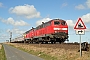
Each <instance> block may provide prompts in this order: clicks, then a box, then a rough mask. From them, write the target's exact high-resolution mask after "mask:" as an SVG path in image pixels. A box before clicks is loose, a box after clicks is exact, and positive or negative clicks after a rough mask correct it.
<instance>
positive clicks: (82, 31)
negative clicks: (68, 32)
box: [74, 18, 86, 57]
mask: <svg viewBox="0 0 90 60" xmlns="http://www.w3.org/2000/svg"><path fill="white" fill-rule="evenodd" d="M74 29H75V30H76V34H77V35H80V57H81V56H82V50H81V35H84V34H85V29H86V26H85V25H84V23H83V21H82V19H81V18H79V19H78V21H77V23H76V25H75V27H74Z"/></svg>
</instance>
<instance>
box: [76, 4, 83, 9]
mask: <svg viewBox="0 0 90 60" xmlns="http://www.w3.org/2000/svg"><path fill="white" fill-rule="evenodd" d="M75 8H76V9H79V10H82V9H85V6H83V5H82V4H80V5H78V6H75Z"/></svg>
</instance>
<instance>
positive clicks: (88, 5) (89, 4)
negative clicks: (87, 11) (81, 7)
mask: <svg viewBox="0 0 90 60" xmlns="http://www.w3.org/2000/svg"><path fill="white" fill-rule="evenodd" d="M86 5H87V7H88V8H90V0H87V1H86Z"/></svg>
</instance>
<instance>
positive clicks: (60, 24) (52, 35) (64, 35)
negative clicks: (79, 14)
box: [23, 19, 69, 44]
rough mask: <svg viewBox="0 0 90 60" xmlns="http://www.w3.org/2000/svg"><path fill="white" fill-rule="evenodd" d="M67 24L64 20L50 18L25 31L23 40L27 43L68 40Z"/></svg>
mask: <svg viewBox="0 0 90 60" xmlns="http://www.w3.org/2000/svg"><path fill="white" fill-rule="evenodd" d="M68 37H69V36H68V25H67V22H66V21H65V20H62V19H52V20H50V21H48V22H42V24H40V25H39V26H37V27H36V28H33V27H32V28H31V29H30V30H28V31H26V32H25V33H24V36H23V39H24V40H23V41H25V42H28V43H52V44H53V43H56V42H59V43H63V42H65V41H66V40H68Z"/></svg>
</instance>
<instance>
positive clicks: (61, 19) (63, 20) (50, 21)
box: [25, 19, 65, 34]
mask: <svg viewBox="0 0 90 60" xmlns="http://www.w3.org/2000/svg"><path fill="white" fill-rule="evenodd" d="M54 20H61V21H65V20H62V19H52V20H50V21H48V22H45V23H44V22H43V23H44V24H46V23H49V22H51V21H54ZM41 25H43V24H41ZM41 25H38V26H37V27H36V28H32V29H37V28H38V27H40V26H41ZM32 29H30V30H28V31H26V32H25V33H26V34H27V33H29V31H31V30H32Z"/></svg>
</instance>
